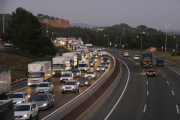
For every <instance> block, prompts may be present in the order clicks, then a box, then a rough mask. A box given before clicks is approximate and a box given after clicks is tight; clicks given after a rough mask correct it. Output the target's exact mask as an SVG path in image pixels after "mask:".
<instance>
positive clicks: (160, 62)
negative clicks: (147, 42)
mask: <svg viewBox="0 0 180 120" xmlns="http://www.w3.org/2000/svg"><path fill="white" fill-rule="evenodd" d="M156 65H157V66H158V65H162V66H164V59H163V58H157V59H156Z"/></svg>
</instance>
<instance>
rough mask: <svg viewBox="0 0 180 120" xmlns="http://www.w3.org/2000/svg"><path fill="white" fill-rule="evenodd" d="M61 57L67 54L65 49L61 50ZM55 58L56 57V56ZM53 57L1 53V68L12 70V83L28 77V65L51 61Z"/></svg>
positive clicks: (61, 48)
mask: <svg viewBox="0 0 180 120" xmlns="http://www.w3.org/2000/svg"><path fill="white" fill-rule="evenodd" d="M58 51H59V55H62V53H64V52H67V51H68V50H66V49H65V48H63V47H60V48H59V50H58ZM54 56H55V55H54ZM54 56H53V55H46V56H44V57H43V58H39V57H35V56H32V55H30V54H25V56H21V55H20V54H15V53H10V52H9V53H4V52H0V67H2V68H5V69H10V70H11V81H14V80H16V79H20V78H23V77H26V73H27V72H28V67H27V65H28V64H29V63H32V62H35V61H51V60H52V58H53V57H54Z"/></svg>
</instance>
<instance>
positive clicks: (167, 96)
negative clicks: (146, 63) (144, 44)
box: [92, 50, 180, 120]
mask: <svg viewBox="0 0 180 120" xmlns="http://www.w3.org/2000/svg"><path fill="white" fill-rule="evenodd" d="M108 52H109V53H111V54H112V55H114V56H116V57H117V58H118V59H119V60H120V62H121V65H122V73H123V74H122V77H121V79H120V82H119V84H118V89H116V91H114V93H113V96H112V97H111V99H110V100H109V101H108V102H106V104H105V105H104V106H103V108H101V109H100V110H99V112H98V113H97V114H95V115H94V117H93V118H92V119H94V120H96V119H98V120H99V119H108V120H179V119H180V113H179V107H180V92H179V91H180V78H179V77H180V70H179V69H178V68H175V67H173V66H171V65H168V64H165V66H155V62H154V67H153V69H154V70H155V72H156V76H155V77H146V73H145V71H146V70H147V69H148V68H141V67H140V65H139V61H134V60H133V56H134V54H132V53H131V54H130V56H129V57H123V56H122V55H120V52H114V50H108Z"/></svg>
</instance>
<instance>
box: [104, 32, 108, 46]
mask: <svg viewBox="0 0 180 120" xmlns="http://www.w3.org/2000/svg"><path fill="white" fill-rule="evenodd" d="M104 37H106V35H104ZM108 48H109V36H108Z"/></svg>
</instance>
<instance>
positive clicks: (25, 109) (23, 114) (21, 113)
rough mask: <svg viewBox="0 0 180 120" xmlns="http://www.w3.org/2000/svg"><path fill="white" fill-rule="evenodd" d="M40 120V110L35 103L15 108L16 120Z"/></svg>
mask: <svg viewBox="0 0 180 120" xmlns="http://www.w3.org/2000/svg"><path fill="white" fill-rule="evenodd" d="M34 118H36V119H38V118H39V108H38V106H37V105H36V103H34V102H29V103H20V104H18V105H16V106H15V108H14V120H32V119H34Z"/></svg>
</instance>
